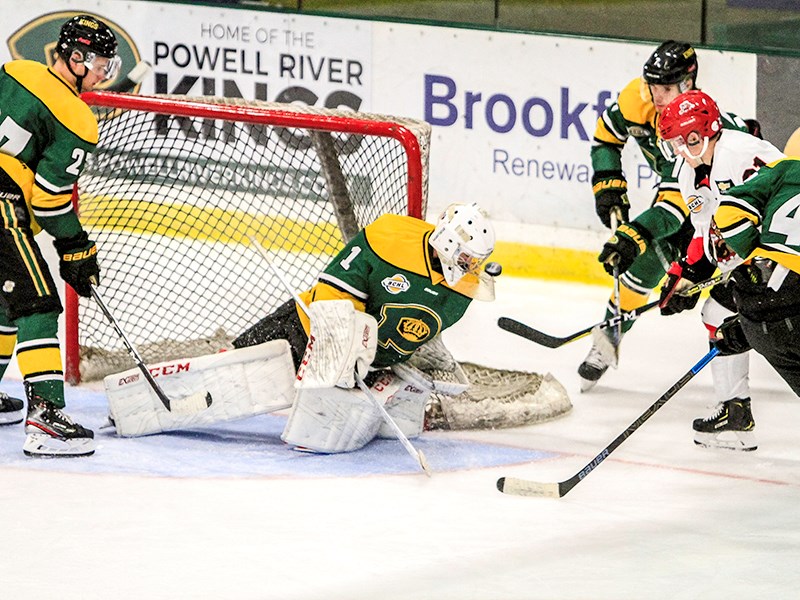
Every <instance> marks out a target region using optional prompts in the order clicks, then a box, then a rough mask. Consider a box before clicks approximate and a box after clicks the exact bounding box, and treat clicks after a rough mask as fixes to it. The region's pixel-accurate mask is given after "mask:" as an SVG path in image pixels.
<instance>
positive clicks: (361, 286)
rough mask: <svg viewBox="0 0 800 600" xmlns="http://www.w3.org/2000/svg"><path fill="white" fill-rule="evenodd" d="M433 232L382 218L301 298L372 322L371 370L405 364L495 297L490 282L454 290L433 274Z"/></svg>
mask: <svg viewBox="0 0 800 600" xmlns="http://www.w3.org/2000/svg"><path fill="white" fill-rule="evenodd" d="M433 230H434V226H433V225H431V224H430V223H427V222H425V221H421V220H419V219H414V218H412V217H405V216H399V215H383V216H381V217H379V218H378V219H377V220H376V221H375V222H374V223H372V224H370V225H368V226H367V227H366V228H364V229H363V230H362V231H361V232H360V233H359V234H358V235H356V236H355V237H354V238H353V239H352V240H351V241H350V243H348V244H347V245H346V246H345V247H344V249H342V251H341V252H339V254H338V255H337V257H336V258H335V259H334V260H333V261H332V262H331V263H330V265H329V266H328V267H327V268H326V269H325V271H324V272H323V273H322V274H321V275H320V276H319V280H318V283H317V285H315V286H314V287H313V288H312V289H311V290H310V291H308V292H306V293H305V294H301V297H302V299H303V301H304V302H306V303H310V302H313V301H316V300H332V299H343V298H344V299H348V300H351V301H352V302H353V303H354V304H355V305H356V307H357V308H359V309H362V310H364V312H366V313H368V314H370V315H372V316H373V317H375V320H376V321H377V322H378V350H377V354H376V356H375V361H374V362H373V366H376V367H386V366H389V365H392V364H395V363H397V362H400V361H402V360H404V359H405V358H407V357H408V356H409V355H410V354H412V353H413V352H414V350H416V349H417V348H418V347H419V346H421V345H422V344H425V343H426V342H429V341H430V340H431V339H433V338H434V337H435V336H436V335H438V334H439V333H441V332H442V331H443V330H444V329H446V328H447V327H449V326H451V325H452V324H454V323H455V322H456V321H458V320H459V319H460V318H461V317H462V315H463V314H464V312H465V311H466V309H467V307H468V306H469V304H470V302H471V301H472V300H473V299H479V300H484V299H486V300H488V299H491V298H490V296H491V297H493V294H491V293H487V291H486V289H485V287H486V285H490V283H491V282H490V281H483V278H482V277H478V276H476V275H474V274H472V273H468V274H467V275H465V276H464V277H463V278H462V279H461V280H460V281H459V282H458V283H457V284H456V285H455V287H450V286H448V285H447V283H446V282H445V280H444V276H443V275H442V274H441V273H439V272H437V271H436V270H435V269H434V268H433V262H432V261H433V256H432V255H431V249H430V246H429V245H428V239H429V238H430V236H431V233H432V232H433ZM487 279H489V280H490V279H491V278H487ZM301 318H302V319H303V321H304V322H303V325H304V327H307V326H308V323H307V321H305V318H304V317H303V316H302V315H301Z"/></svg>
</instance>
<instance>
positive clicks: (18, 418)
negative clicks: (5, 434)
mask: <svg viewBox="0 0 800 600" xmlns="http://www.w3.org/2000/svg"><path fill="white" fill-rule="evenodd" d="M24 409H25V403H23V402H22V400H19V399H18V398H12V397H11V396H9V395H8V394H6V393H5V392H0V425H16V424H17V423H22V419H23V416H24V415H23V410H24Z"/></svg>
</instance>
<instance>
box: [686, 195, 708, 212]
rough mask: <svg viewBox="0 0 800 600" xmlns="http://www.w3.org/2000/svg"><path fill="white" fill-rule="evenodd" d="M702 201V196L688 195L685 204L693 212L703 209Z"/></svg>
mask: <svg viewBox="0 0 800 600" xmlns="http://www.w3.org/2000/svg"><path fill="white" fill-rule="evenodd" d="M703 202H705V199H704V198H703V197H702V196H689V198H688V199H687V200H686V206H688V207H689V210H690V211H692V212H693V213H699V212H700V211H701V210H703Z"/></svg>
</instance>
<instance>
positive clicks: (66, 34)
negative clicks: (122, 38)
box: [56, 15, 117, 61]
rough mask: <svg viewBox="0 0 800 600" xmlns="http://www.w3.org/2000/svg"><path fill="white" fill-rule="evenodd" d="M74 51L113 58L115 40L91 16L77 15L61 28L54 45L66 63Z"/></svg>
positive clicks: (110, 33) (112, 33) (100, 22)
mask: <svg viewBox="0 0 800 600" xmlns="http://www.w3.org/2000/svg"><path fill="white" fill-rule="evenodd" d="M75 49H78V50H82V51H84V52H87V51H88V52H94V53H95V54H96V55H97V56H104V57H106V58H114V57H115V56H116V55H117V38H116V36H114V32H113V31H111V28H110V27H109V26H108V25H106V24H105V23H103V22H102V21H101V20H99V19H97V18H95V17H93V16H91V15H77V16H74V17H72V18H71V19H70V20H69V21H67V22H66V23H64V25H62V26H61V33H60V34H59V36H58V43H57V44H56V52H58V54H60V55H61V56H62V57H63V58H64V60H66V61H69V58H70V56H71V55H72V52H73V50H75Z"/></svg>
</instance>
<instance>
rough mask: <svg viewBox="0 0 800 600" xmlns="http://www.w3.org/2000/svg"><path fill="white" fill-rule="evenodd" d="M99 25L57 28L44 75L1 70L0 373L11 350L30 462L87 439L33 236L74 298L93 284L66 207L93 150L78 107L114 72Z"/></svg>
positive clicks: (17, 65) (2, 404)
mask: <svg viewBox="0 0 800 600" xmlns="http://www.w3.org/2000/svg"><path fill="white" fill-rule="evenodd" d="M116 50H117V41H116V39H115V37H114V34H113V33H112V31H111V30H110V29H109V28H108V26H107V25H106V24H105V23H103V22H101V21H99V20H98V19H96V18H95V17H92V16H89V15H78V16H76V17H74V18H72V19H70V20H69V21H67V22H66V23H65V24H64V25H63V26H62V28H61V31H60V35H59V39H58V41H57V44H56V48H55V57H54V62H53V65H52V67H49V68H48V67H47V66H45V65H43V64H40V63H37V62H33V61H28V60H15V61H11V62H8V63H6V64H5V65H3V67H2V69H1V70H0V128H2V132H3V135H2V137H0V214H2V229H0V258H1V259H2V262H3V265H4V273H3V278H2V279H3V281H2V284H1V286H2V295H1V296H0V297H2V309H3V310H2V311H0V375H2V374H3V373H4V372H5V369H6V367H7V366H8V362H9V360H10V358H11V355H12V354H13V351H14V347H15V345H16V351H17V361H18V364H19V368H20V371H21V373H22V375H23V377H24V384H25V391H26V395H27V399H28V411H27V419H26V422H25V431H26V433H27V434H28V435H27V439H26V441H25V445H24V447H23V451H24V452H25V454H27V455H29V456H83V455H88V454H92V453H93V452H94V439H93V437H94V434H93V432H92V431H90V430H89V429H86V428H85V427H82V426H81V425H79V424H77V423H75V422H73V421H72V420H71V419H70V418H69V417H68V416H67V415H66V414H64V413H63V412H62V411H61V409H62V408H63V407H64V375H63V369H62V364H61V353H60V349H59V346H60V344H59V340H58V315H59V313H60V312H61V311H62V307H61V302H60V300H59V297H58V291H57V289H56V285H55V282H54V280H53V277H52V275H51V274H50V271H49V269H48V267H47V263H46V262H45V260H44V258H43V257H42V253H41V251H40V249H39V246H38V244H37V242H36V240H35V239H34V235H35V234H36V233H38V232H39V231H40V230H41V229H44V230H45V231H46V232H47V233H49V234H50V235H52V236H53V238H55V240H54V242H53V243H54V245H55V248H56V251H57V252H58V255H59V258H60V274H61V277H62V278H63V279H64V281H65V282H66V283H68V284H69V285H70V286H72V287H73V288H74V289H75V291H76V292H77V293H78V294H80V295H82V296H89V295H90V281H96V280H97V279H98V278H99V267H98V264H97V256H96V253H97V250H96V248H95V244H94V242H92V241H91V240H89V238H88V236H87V234H86V232H85V231H84V230H83V227H82V226H81V224H80V222H79V221H78V217H77V215H76V214H75V212H74V210H73V207H72V188H73V185H74V183H75V182H76V181H77V179H78V176H79V175H80V173H81V170H82V169H83V166H84V164H85V162H86V159H87V157H88V156H89V155H90V154H91V153H92V152H93V151H94V149H95V146H96V144H97V137H98V129H97V121H96V119H95V117H94V115H93V114H92V112H91V110H90V109H89V107H88V106H87V105H86V104H85V103H84V102H83V101H82V100H81V99H80V95H79V94H80V92H81V91H90V90H92V89H93V88H94V87H95V86H96V85H97V84H99V83H100V82H103V81H106V80H108V79H112V78H113V77H114V76H115V75H116V72H117V70H118V68H119V57H117V55H116ZM22 418H23V403H22V402H21V401H20V400H17V399H14V398H10V397H7V396H5V395H3V396H2V397H0V423H4V424H11V423H18V422H20V421H21V420H22Z"/></svg>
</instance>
